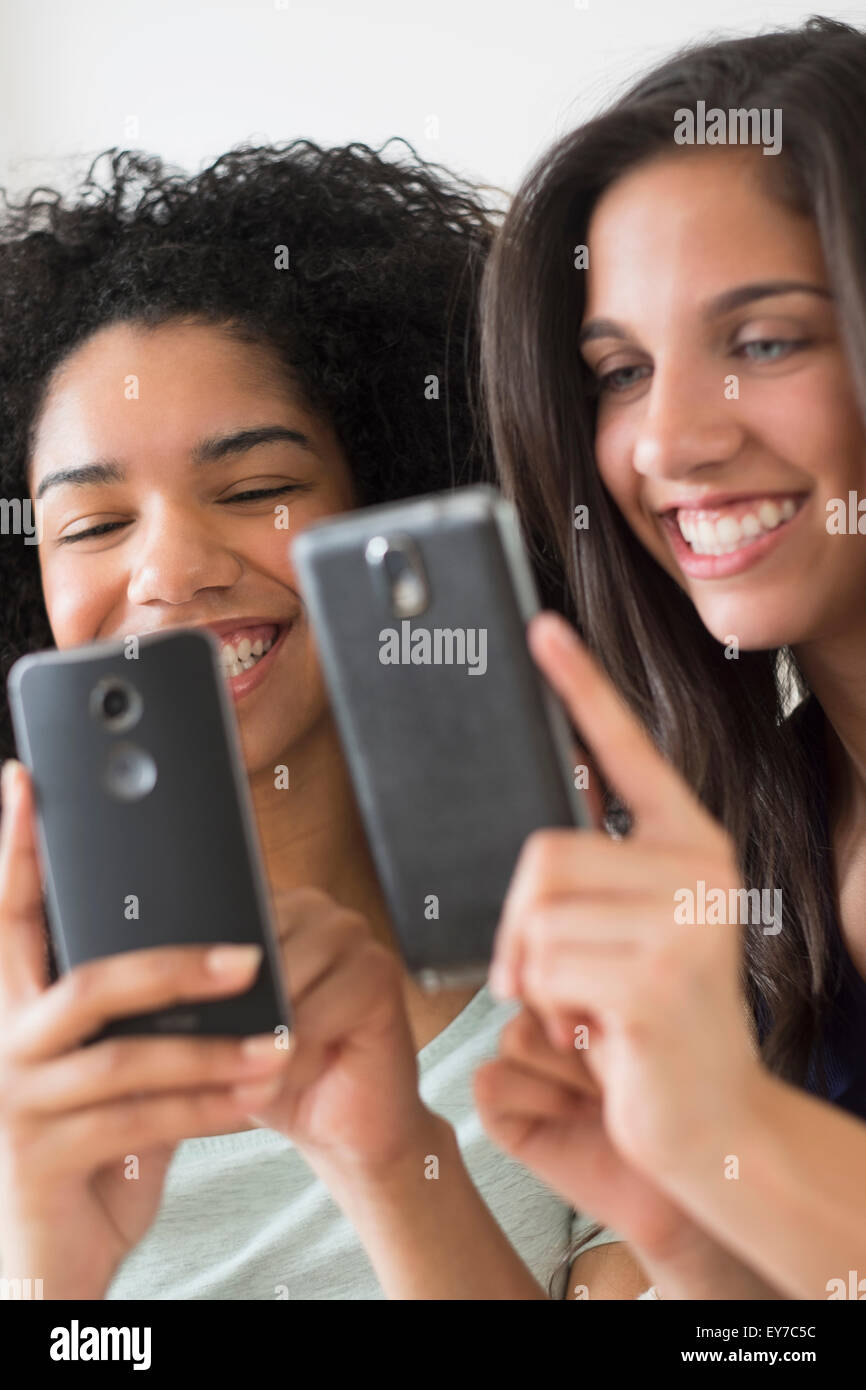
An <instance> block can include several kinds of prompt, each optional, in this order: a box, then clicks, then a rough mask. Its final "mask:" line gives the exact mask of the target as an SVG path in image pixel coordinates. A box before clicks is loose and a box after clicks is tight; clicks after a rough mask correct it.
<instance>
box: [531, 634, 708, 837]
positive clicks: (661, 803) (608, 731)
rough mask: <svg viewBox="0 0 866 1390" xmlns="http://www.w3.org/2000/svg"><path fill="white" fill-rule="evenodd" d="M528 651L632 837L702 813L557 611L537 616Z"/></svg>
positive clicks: (688, 789) (689, 791)
mask: <svg viewBox="0 0 866 1390" xmlns="http://www.w3.org/2000/svg"><path fill="white" fill-rule="evenodd" d="M528 640H529V647H530V650H531V651H532V655H533V656H534V658H535V660H536V661H537V662H538V665H539V666H540V667H541V669H542V671H543V672H544V674H545V676H546V677H547V679H548V680H549V681H550V683H551V685H552V686H553V687H554V689H555V690H556V692H557V694H558V695H559V696H560V697H561V699H562V700H563V701H564V703H565V705H566V708H567V709H568V712H569V714H570V715H571V717H572V719H573V720H574V722H575V724H576V725H577V728H578V730H579V732H580V736H581V739H582V740H583V741H584V742H585V743H586V744H587V745H588V747H589V750H590V752H591V754H592V757H593V759H594V761H595V763H596V765H597V766H598V767H599V768H600V769H601V771H602V774H603V775H604V777H605V778H606V779H607V781H608V782H609V783H610V785H611V786H612V787H613V789H614V790H615V791H616V792H617V793H618V794H619V795H620V796H621V797H622V799H623V801H624V802H625V803H626V805H627V806H628V807H629V808H630V809H631V810H632V811H633V812H634V814H635V819H636V825H635V833H636V834H637V835H641V834H642V833H643V834H646V833H649V834H653V833H654V832H655V831H658V830H659V829H662V830H664V829H666V828H668V827H670V826H671V825H674V826H675V827H676V828H677V829H681V828H682V824H683V817H684V814H685V813H686V811H688V813H689V814H690V815H694V814H695V813H696V812H700V811H701V810H702V808H701V806H700V803H699V802H698V801H697V800H696V798H695V797H694V796H693V794H692V792H691V789H690V788H689V787H688V786H687V784H686V782H685V781H684V780H683V778H682V777H681V776H680V774H679V773H678V772H677V771H676V769H675V768H673V767H671V765H670V763H669V762H667V761H666V759H665V758H664V757H663V756H662V754H661V753H660V752H659V750H658V749H657V748H656V746H655V744H654V743H653V741H652V739H651V738H650V736H649V734H648V733H647V732H646V730H645V729H644V728H643V726H642V725H641V723H640V722H639V720H638V719H637V718H636V717H635V715H633V714H632V712H631V710H630V709H629V708H628V706H627V705H626V704H625V702H624V701H623V699H622V697H621V695H620V694H619V692H618V691H617V690H616V688H615V687H614V685H613V684H612V682H611V681H610V680H609V679H608V677H607V676H606V675H605V673H604V672H603V671H602V669H601V667H600V666H599V665H598V663H597V662H596V661H595V660H594V659H593V657H592V656H591V655H590V653H589V652H588V651H587V649H586V647H585V646H584V644H583V643H582V642H581V640H580V638H579V637H578V635H577V633H576V632H574V631H573V629H572V628H571V627H569V625H568V623H566V622H565V620H564V619H563V618H561V617H560V616H559V615H558V614H557V613H540V614H538V616H537V617H535V618H533V620H532V622H531V623H530V625H529V630H528Z"/></svg>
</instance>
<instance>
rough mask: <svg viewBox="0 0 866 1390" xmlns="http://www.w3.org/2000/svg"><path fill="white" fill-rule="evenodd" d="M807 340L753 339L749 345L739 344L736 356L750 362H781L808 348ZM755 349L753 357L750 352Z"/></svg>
mask: <svg viewBox="0 0 866 1390" xmlns="http://www.w3.org/2000/svg"><path fill="white" fill-rule="evenodd" d="M808 346H809V340H808V339H807V338H753V339H752V341H751V342H749V343H741V344H740V346H739V347H738V348H737V354H738V355H742V356H745V357H748V359H749V361H750V362H757V363H764V362H781V361H782V360H783V359H784V358H786V357H790V356H791V354H792V353H793V352H797V351H798V350H799V349H800V348H804V347H808ZM752 349H757V353H756V355H755V356H752V355H751V350H752Z"/></svg>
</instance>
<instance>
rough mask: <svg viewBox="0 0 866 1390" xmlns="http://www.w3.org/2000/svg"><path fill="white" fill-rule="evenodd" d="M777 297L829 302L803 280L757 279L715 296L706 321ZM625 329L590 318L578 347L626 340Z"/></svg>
mask: <svg viewBox="0 0 866 1390" xmlns="http://www.w3.org/2000/svg"><path fill="white" fill-rule="evenodd" d="M780 294H815V295H818V296H819V297H820V298H821V299H832V298H833V296H832V294H831V293H830V291H829V290H827V289H824V288H823V286H821V285H810V284H808V283H807V281H805V280H759V281H757V282H756V283H755V284H752V285H738V286H737V288H736V289H733V290H725V291H724V292H723V293H722V294H718V295H716V297H715V298H714V299H711V300H710V301H709V303H708V304H707V305H706V308H705V310H704V313H705V316H706V317H707V318H719V317H721V315H723V314H730V313H731V312H732V310H734V309H741V308H742V307H743V305H745V304H751V302H752V301H753V300H755V299H769V298H771V296H773V295H780ZM626 336H627V335H626V332H625V330H624V329H623V328H622V327H621V326H620V325H619V324H618V323H616V322H615V320H614V319H590V321H589V323H587V324H586V325H585V326H584V327H583V328H582V329H581V332H580V337H579V339H578V346H579V347H583V345H584V343H588V342H591V341H592V339H593V338H625V337H626Z"/></svg>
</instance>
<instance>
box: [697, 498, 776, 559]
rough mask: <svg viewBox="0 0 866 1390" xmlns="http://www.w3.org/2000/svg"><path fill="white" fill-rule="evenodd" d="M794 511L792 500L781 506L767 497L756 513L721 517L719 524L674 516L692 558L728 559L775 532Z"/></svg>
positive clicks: (705, 518) (708, 520) (706, 519)
mask: <svg viewBox="0 0 866 1390" xmlns="http://www.w3.org/2000/svg"><path fill="white" fill-rule="evenodd" d="M796 511H797V503H796V502H795V501H794V499H793V498H792V497H786V498H785V499H784V501H782V502H780V503H776V502H774V501H772V500H771V499H770V498H769V497H768V498H765V499H764V501H762V502H761V503H760V504H759V505H758V506H757V508H756V510H755V512H747V513H746V514H745V516H742V517H740V518H739V520H738V519H737V518H736V517H734V516H721V517H719V519H718V521H710V519H709V518H708V517H706V516H701V515H700V514H697V513H696V512H695V511H693V512H686V511H681V512H678V513H677V523H678V525H679V528H680V534H681V535H682V537H683V539H684V540H686V541H688V543H689V545H690V546H691V548H692V550H693V551H694V553H695V555H731V554H732V553H733V552H734V551H735V550H741V549H743V547H744V546H745V545H748V544H750V543H751V542H752V541H754V540H755V539H756V538H757V537H759V536H762V535H767V534H768V533H769V532H770V531H774V530H775V529H776V527H777V526H780V525H781V524H782V522H783V521H790V520H791V517H792V516H794V515H795V514H796Z"/></svg>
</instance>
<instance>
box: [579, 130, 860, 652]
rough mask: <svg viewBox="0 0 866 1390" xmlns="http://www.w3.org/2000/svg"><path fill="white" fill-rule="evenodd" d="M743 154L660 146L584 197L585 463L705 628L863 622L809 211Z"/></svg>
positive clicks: (835, 375) (770, 638) (856, 435)
mask: <svg viewBox="0 0 866 1390" xmlns="http://www.w3.org/2000/svg"><path fill="white" fill-rule="evenodd" d="M761 163H762V160H761V157H760V156H756V154H755V152H754V151H751V150H748V151H747V150H740V149H733V148H732V149H725V150H719V149H714V150H712V151H700V152H697V153H696V152H693V151H688V152H682V153H678V154H676V155H671V156H667V155H666V156H661V157H658V158H656V159H654V160H652V161H649V162H647V163H645V164H642V165H641V166H639V167H637V168H636V169H634V170H633V171H631V172H630V173H628V174H626V175H625V176H624V177H622V178H621V179H619V180H618V181H617V182H616V183H614V184H612V185H611V187H610V188H609V189H608V190H607V191H606V192H605V194H604V195H603V196H602V197H601V198H600V199H599V201H598V203H597V204H596V207H595V209H594V212H593V216H592V218H591V221H590V225H589V232H588V242H589V246H590V262H591V269H590V271H589V279H588V285H587V302H586V309H585V314H584V320H583V325H582V329H583V333H584V340H583V349H582V350H583V355H584V358H585V360H586V362H587V364H588V365H589V366H590V368H591V369H592V371H593V373H594V375H595V376H596V378H597V379H598V380H599V389H600V396H599V402H598V416H597V427H596V457H597V461H598V467H599V470H600V473H601V476H602V479H603V481H604V483H605V486H606V487H607V489H608V491H609V492H610V494H611V495H612V497H613V499H614V501H615V502H616V504H617V506H618V507H619V509H620V511H621V512H622V514H623V516H624V517H625V519H626V521H627V522H628V524H629V526H630V527H631V529H632V531H633V532H634V534H635V535H636V536H637V538H638V539H639V540H640V541H641V542H642V544H643V545H644V546H645V547H646V549H647V550H648V551H649V552H650V553H651V554H652V555H653V556H654V557H655V559H656V560H657V561H658V562H659V564H660V565H662V566H663V567H664V569H665V570H667V571H668V573H669V574H671V575H672V576H673V577H674V578H675V579H676V580H677V582H678V583H679V584H680V585H681V586H682V587H683V588H684V589H685V590H686V592H687V593H688V594H689V595H690V597H691V598H692V600H693V602H694V604H695V606H696V608H697V610H698V613H699V614H700V617H701V619H702V620H703V622H704V624H705V625H706V627H707V628H708V629H709V631H710V632H711V633H712V634H713V635H714V636H715V637H716V638H717V639H718V640H719V641H722V642H724V641H728V640H729V639H730V637H731V636H734V637H736V638H737V639H738V641H739V643H740V646H741V647H742V648H743V649H749V648H775V647H779V646H781V645H783V644H792V645H796V644H801V643H807V642H810V641H814V640H817V639H819V638H822V637H824V636H828V635H831V634H832V635H836V634H844V633H846V632H850V631H851V630H852V626H853V624H855V623H858V624H861V625H862V595H863V591H864V586H866V546H864V544H863V540H862V537H859V536H858V535H856V534H854V535H849V534H843V535H837V534H831V533H830V532H828V528H827V520H828V512H827V503H828V502H830V501H831V500H832V499H834V498H843V499H845V500H846V504H847V499H848V493H849V490H854V491H856V492H857V494H858V496H863V494H864V492H866V438H864V430H863V424H862V421H861V418H860V415H859V412H858V409H857V405H856V400H855V395H854V388H853V383H852V379H851V374H850V370H849V367H848V364H847V360H846V357H845V353H844V350H843V346H842V342H841V338H840V331H839V325H838V322H837V318H836V313H835V310H834V306H833V303H832V301H831V299H830V295H829V290H828V286H827V273H826V269H825V266H824V261H823V257H822V254H821V248H820V244H819V240H818V234H817V231H816V228H815V226H814V224H813V223H812V221H811V220H810V219H808V218H805V217H801V216H798V215H797V214H796V213H794V212H792V211H791V210H789V209H788V208H787V207H786V206H784V205H782V204H781V203H779V202H778V201H776V200H774V199H772V198H771V197H770V196H769V195H768V193H767V192H766V191H765V190H764V188H763V187H762V185H761V182H760V174H761Z"/></svg>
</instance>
